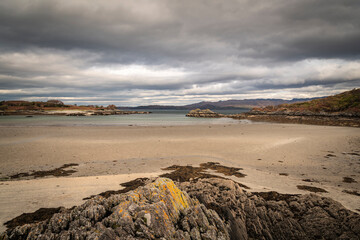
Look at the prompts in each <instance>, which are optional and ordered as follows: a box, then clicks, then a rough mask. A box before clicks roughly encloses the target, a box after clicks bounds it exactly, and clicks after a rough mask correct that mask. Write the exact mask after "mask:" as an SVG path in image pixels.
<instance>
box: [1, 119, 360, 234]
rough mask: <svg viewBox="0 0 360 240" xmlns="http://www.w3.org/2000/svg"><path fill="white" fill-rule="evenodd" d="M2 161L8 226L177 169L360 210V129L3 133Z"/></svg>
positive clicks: (44, 129) (241, 127)
mask: <svg viewBox="0 0 360 240" xmlns="http://www.w3.org/2000/svg"><path fill="white" fill-rule="evenodd" d="M0 156H1V157H0V169H1V170H0V172H1V173H0V177H1V179H2V180H1V181H0V224H1V225H2V224H3V223H4V222H6V221H7V220H10V219H12V218H14V217H16V216H18V215H20V214H21V213H24V212H33V211H35V210H37V209H39V208H41V207H59V206H64V207H71V206H73V205H78V204H81V203H82V202H83V200H82V199H83V198H84V197H88V196H91V195H94V194H97V193H100V192H103V191H107V190H118V189H121V188H122V187H121V186H120V185H119V184H120V183H123V182H127V181H130V180H133V179H135V178H138V177H152V176H157V175H159V174H161V173H165V172H166V171H162V170H161V169H162V168H166V167H169V166H171V165H174V164H177V165H183V166H186V165H192V166H199V165H200V164H201V163H206V162H219V163H220V164H222V165H224V166H230V167H237V168H242V170H241V171H240V172H241V173H243V174H245V175H246V176H245V177H241V178H239V177H236V176H230V177H229V178H231V179H233V180H235V181H238V182H240V183H242V184H244V185H246V186H248V187H250V188H251V189H250V190H248V191H256V192H259V191H270V190H271V191H278V192H280V193H303V194H305V193H310V192H309V191H308V190H306V188H305V190H304V188H303V187H300V189H299V187H298V186H303V185H305V186H310V187H316V188H321V189H324V190H326V191H327V192H319V193H317V194H319V195H322V196H327V197H331V198H333V199H335V200H337V201H339V202H341V203H342V204H343V205H344V206H345V207H346V208H349V209H351V210H353V211H358V210H356V209H360V197H359V196H357V195H356V194H350V193H360V129H359V128H349V127H328V126H310V125H295V124H292V125H291V124H267V123H266V124H265V123H264V124H261V123H259V124H232V125H197V126H166V127H162V126H156V127H138V126H128V127H95V126H94V127H0ZM64 164H74V165H70V166H69V167H68V168H64V170H67V171H69V170H71V171H69V173H70V174H68V176H61V175H60V176H52V175H51V176H45V177H44V176H41V174H40V177H37V178H36V179H32V178H34V177H32V176H26V174H25V175H20V178H13V179H10V176H12V175H16V174H19V173H27V174H28V175H32V174H33V173H34V172H36V171H37V172H39V171H40V172H41V171H43V172H52V171H51V170H54V169H58V168H61V167H62V166H64ZM75 164H78V165H75ZM208 172H209V173H211V174H217V175H219V176H224V175H222V174H221V173H218V172H215V171H213V170H208ZM34 176H35V175H34ZM344 177H345V179H344ZM351 179H352V180H351ZM309 189H311V188H309ZM343 191H348V192H350V193H345V192H343ZM4 229H5V228H4V226H1V227H0V230H1V231H2V230H4Z"/></svg>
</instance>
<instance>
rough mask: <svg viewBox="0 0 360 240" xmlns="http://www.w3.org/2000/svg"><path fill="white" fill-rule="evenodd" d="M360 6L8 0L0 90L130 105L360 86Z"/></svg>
mask: <svg viewBox="0 0 360 240" xmlns="http://www.w3.org/2000/svg"><path fill="white" fill-rule="evenodd" d="M359 12H360V3H359V1H358V0H344V1H336V0H316V1H315V0H303V1H295V0H271V1H270V0H266V1H265V0H264V1H256V2H254V1H249V0H232V1H211V0H208V1H171V0H163V1H156V2H154V1H146V0H139V1H115V0H108V1H100V2H95V1H86V0H78V1H70V0H63V1H52V0H46V1H45V0H33V1H26V0H3V1H1V2H0V84H1V85H0V90H2V91H1V92H0V95H1V96H3V98H8V97H9V96H13V97H19V98H22V97H29V96H33V97H39V98H45V97H66V98H70V97H73V98H74V99H75V100H74V101H76V99H80V98H79V97H83V96H86V95H89V96H96V97H98V98H99V99H98V100H99V101H100V100H101V99H102V100H103V101H105V99H108V98H106V96H112V98H111V99H114V100H116V99H118V101H119V103H122V102H123V101H125V102H126V99H128V102H129V103H130V104H133V102H132V101H133V100H134V97H133V96H134V95H136V96H138V97H139V98H140V97H144V98H146V99H148V100H146V101H149V103H151V101H157V99H171V98H165V96H169V95H173V96H178V98H177V99H176V97H174V98H173V99H172V100H171V101H172V102H171V103H176V102H177V101H179V100H182V98H181V95H187V96H188V99H187V101H189V102H191V99H197V96H198V95H209V98H211V96H210V95H211V94H212V95H213V96H214V99H215V100H216V99H221V95H223V98H232V97H242V96H245V97H247V96H250V97H251V96H257V95H256V94H257V92H256V91H260V90H263V91H265V90H273V91H274V92H276V91H278V90H280V89H286V90H284V91H289V92H288V94H290V92H291V94H296V92H297V91H299V92H302V90H301V89H302V88H303V89H305V88H309V87H320V88H322V90H321V91H320V90H319V92H323V93H325V94H326V93H330V91H329V86H330V85H331V87H332V88H333V89H334V90H337V91H341V90H343V89H344V87H345V86H350V87H351V85H353V87H359V81H358V80H357V79H359V78H360V70H358V69H359V66H360V63H359V58H360V44H359V42H360V14H359ZM128 69H130V70H128ZM334 79H336V80H334ZM63 89H67V92H65V91H64V90H63ZM289 89H290V90H289ZM326 89H327V90H326ZM236 92H237V93H238V95H236ZM310 92H311V91H310ZM251 93H254V95H251ZM242 94H243V95H242ZM119 95H124V96H126V97H124V98H120V97H117V96H119ZM215 95H216V97H215ZM279 97H281V96H280V95H279ZM284 97H286V96H284ZM82 101H83V100H82ZM106 101H107V100H106ZM134 101H135V100H134ZM139 101H140V100H136V101H135V102H139ZM144 101H145V100H144ZM159 101H161V100H159Z"/></svg>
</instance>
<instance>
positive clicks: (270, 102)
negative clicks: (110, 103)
mask: <svg viewBox="0 0 360 240" xmlns="http://www.w3.org/2000/svg"><path fill="white" fill-rule="evenodd" d="M314 99H317V98H294V99H292V100H283V99H263V98H259V99H244V100H226V101H218V102H199V103H193V104H189V105H184V106H172V105H147V106H138V107H119V109H176V110H190V109H195V108H201V109H244V108H246V109H251V108H262V107H267V106H275V105H279V104H286V103H299V102H306V101H310V100H314Z"/></svg>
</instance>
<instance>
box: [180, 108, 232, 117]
mask: <svg viewBox="0 0 360 240" xmlns="http://www.w3.org/2000/svg"><path fill="white" fill-rule="evenodd" d="M186 116H187V117H204V118H221V117H225V115H223V114H219V113H216V112H213V111H211V110H210V109H203V110H201V109H199V108H197V109H194V110H191V111H190V112H189V113H188V114H186Z"/></svg>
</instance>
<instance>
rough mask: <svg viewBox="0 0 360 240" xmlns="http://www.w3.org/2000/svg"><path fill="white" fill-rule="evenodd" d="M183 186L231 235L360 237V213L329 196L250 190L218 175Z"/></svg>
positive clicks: (248, 237)
mask: <svg viewBox="0 0 360 240" xmlns="http://www.w3.org/2000/svg"><path fill="white" fill-rule="evenodd" d="M180 188H181V189H182V190H184V191H187V193H188V194H189V195H190V197H193V198H197V199H198V200H199V201H200V202H201V203H202V204H204V205H205V206H206V207H207V208H209V209H213V210H215V211H216V212H217V213H218V214H219V215H220V217H221V218H222V219H224V223H225V225H226V226H228V227H229V234H230V236H231V239H274V240H275V239H284V240H285V239H354V240H355V239H360V215H358V214H357V213H354V212H351V211H349V210H346V209H345V208H344V207H343V206H342V205H341V204H340V203H338V202H336V201H334V200H332V199H330V198H326V197H320V196H317V195H315V194H307V195H289V194H279V193H276V192H268V193H248V192H244V191H243V190H242V189H241V188H240V187H239V185H238V184H237V183H235V182H233V181H231V180H225V179H218V178H216V179H215V178H210V179H200V180H198V181H197V182H196V183H194V182H192V183H189V182H184V183H181V185H180Z"/></svg>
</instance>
